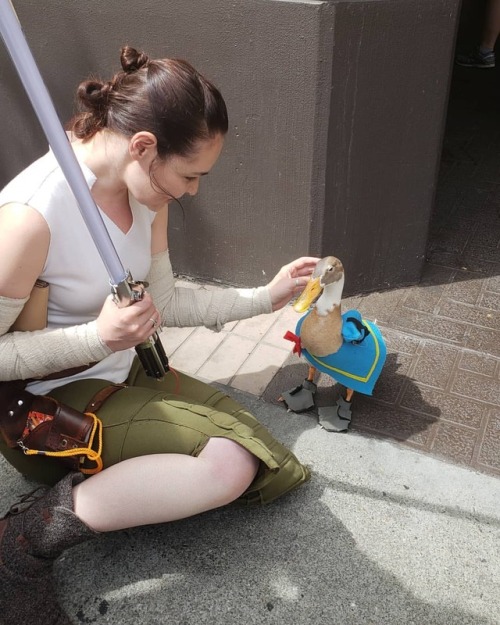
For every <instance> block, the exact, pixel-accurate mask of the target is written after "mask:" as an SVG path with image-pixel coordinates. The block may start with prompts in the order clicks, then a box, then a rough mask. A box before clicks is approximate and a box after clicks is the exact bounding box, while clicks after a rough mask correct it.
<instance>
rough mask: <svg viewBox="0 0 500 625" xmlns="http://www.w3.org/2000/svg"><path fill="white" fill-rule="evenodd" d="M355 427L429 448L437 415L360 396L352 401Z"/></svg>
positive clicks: (357, 429) (352, 423) (353, 427)
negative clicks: (412, 410)
mask: <svg viewBox="0 0 500 625" xmlns="http://www.w3.org/2000/svg"><path fill="white" fill-rule="evenodd" d="M352 411H353V417H352V421H351V427H352V429H353V430H355V431H364V432H370V433H372V434H377V435H378V436H383V437H384V438H391V439H395V440H398V441H405V442H406V443H412V446H416V447H419V448H421V449H428V448H429V446H430V441H431V438H432V425H433V423H434V422H435V420H436V419H435V418H433V417H427V416H424V415H421V414H418V413H413V412H410V411H408V410H404V409H401V408H396V407H392V406H385V405H383V404H378V403H375V401H374V400H370V398H369V397H365V396H363V395H357V396H356V397H355V401H353V404H352Z"/></svg>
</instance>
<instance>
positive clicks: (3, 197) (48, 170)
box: [0, 152, 155, 394]
mask: <svg viewBox="0 0 500 625" xmlns="http://www.w3.org/2000/svg"><path fill="white" fill-rule="evenodd" d="M80 165H81V167H82V171H83V173H84V176H85V179H86V181H87V184H88V186H89V188H92V185H93V184H94V182H95V180H96V178H95V175H94V174H93V172H92V171H91V170H90V169H89V168H88V167H87V166H86V165H85V164H84V163H82V162H80ZM129 200H130V206H131V209H132V215H133V222H132V226H131V227H130V229H129V231H128V232H126V233H124V232H122V231H121V230H120V229H119V228H118V227H117V226H116V225H115V224H114V222H113V221H111V219H109V217H107V215H105V214H104V213H103V212H102V211H101V210H100V209H99V211H100V213H101V216H102V218H103V220H104V223H105V225H106V228H107V230H108V232H109V234H110V236H111V240H112V241H113V244H114V246H115V249H116V251H117V253H118V256H119V258H120V260H121V262H122V264H123V266H124V268H125V269H126V270H130V272H131V274H132V276H133V277H134V279H135V280H142V279H144V278H145V276H146V275H147V273H148V271H149V268H150V265H151V224H152V222H153V219H154V217H155V213H154V212H152V211H150V210H149V209H148V208H147V207H146V206H143V205H141V204H139V203H138V202H137V201H136V200H135V198H133V197H132V196H130V198H129ZM8 202H19V203H21V204H27V205H29V206H31V207H32V208H34V209H35V210H37V211H38V212H39V213H40V214H41V215H42V216H43V217H44V219H45V220H46V222H47V224H48V227H49V230H50V247H49V251H48V255H47V260H46V262H45V266H44V268H43V271H42V273H41V275H40V278H41V279H42V280H45V281H47V282H48V283H49V285H50V286H49V307H48V327H49V328H62V327H67V326H72V325H78V324H83V323H87V322H89V321H93V320H95V319H96V318H97V316H98V315H99V312H100V310H101V308H102V305H103V303H104V300H105V299H106V297H107V296H108V295H109V294H110V279H109V276H108V273H107V271H106V268H105V266H104V263H103V262H102V260H101V258H100V256H99V253H98V251H97V249H96V247H95V245H94V242H93V240H92V238H91V236H90V234H89V232H88V230H87V227H86V225H85V222H84V220H83V217H82V215H81V213H80V210H79V208H78V204H77V202H76V200H75V198H74V196H73V194H72V192H71V189H70V188H69V186H68V183H67V182H66V179H65V178H64V175H63V173H62V171H61V169H60V167H59V165H58V163H57V160H56V158H55V157H54V155H53V153H52V152H48V153H47V154H46V155H45V156H43V157H41V158H40V159H38V160H37V161H35V162H34V163H33V164H32V165H30V166H29V167H28V168H27V169H25V170H24V171H22V172H21V173H20V174H19V175H18V176H16V177H15V178H14V179H13V180H12V181H11V182H10V183H9V184H8V185H7V186H6V187H5V188H4V189H3V190H2V191H1V192H0V206H1V205H2V204H6V203H8ZM134 355H135V350H133V349H132V350H124V351H120V352H116V353H113V354H111V355H109V356H108V357H106V358H105V359H104V360H102V361H101V362H99V363H97V364H96V365H95V366H94V367H92V368H90V369H88V370H87V371H84V372H82V373H79V374H77V375H74V376H71V377H67V378H61V379H60V380H52V381H41V382H32V383H30V384H29V386H28V388H29V390H30V391H32V392H33V393H36V394H45V393H48V392H49V391H50V390H51V389H53V388H55V387H57V386H61V385H63V384H67V383H68V382H71V381H73V380H78V379H82V378H102V379H105V380H109V381H110V382H123V381H124V380H125V379H126V377H127V375H128V372H129V370H130V366H131V363H132V360H133V358H134Z"/></svg>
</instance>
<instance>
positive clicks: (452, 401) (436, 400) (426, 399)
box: [401, 384, 486, 431]
mask: <svg viewBox="0 0 500 625" xmlns="http://www.w3.org/2000/svg"><path fill="white" fill-rule="evenodd" d="M401 406H402V407H404V408H409V409H411V410H414V411H415V412H419V413H421V414H425V415H428V416H430V417H438V418H439V419H440V420H446V421H451V422H453V423H455V424H460V425H466V426H468V427H469V428H471V429H475V430H477V429H478V428H479V427H480V426H481V423H482V420H483V416H484V414H485V412H486V406H484V405H482V404H479V403H478V402H476V401H474V400H472V399H467V398H465V397H461V396H457V395H451V394H450V393H444V392H442V391H438V390H436V389H435V388H432V387H430V386H425V385H423V384H411V385H409V386H408V387H407V388H406V389H405V392H404V395H403V397H402V399H401ZM469 431H470V430H469Z"/></svg>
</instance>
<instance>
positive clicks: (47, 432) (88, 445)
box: [0, 380, 102, 473]
mask: <svg viewBox="0 0 500 625" xmlns="http://www.w3.org/2000/svg"><path fill="white" fill-rule="evenodd" d="M25 386H26V382H25V381H23V380H18V381H15V382H0V432H1V434H2V436H3V438H4V439H5V442H6V444H7V445H8V446H9V447H11V448H13V449H19V450H20V451H21V450H22V451H23V452H24V453H25V454H27V455H46V456H54V457H58V458H59V459H60V460H61V462H62V463H63V464H64V465H65V466H67V467H68V468H70V469H72V470H77V471H81V472H82V473H97V472H98V471H100V470H101V468H102V461H101V458H100V454H101V432H102V424H101V422H100V421H99V419H98V418H97V417H96V416H95V414H93V413H90V412H86V413H83V412H78V411H77V410H74V409H73V408H71V407H70V406H67V405H65V404H61V403H59V402H58V401H57V400H55V399H53V398H52V397H48V396H44V395H34V394H33V393H30V392H29V391H27V390H26V388H25ZM96 435H97V436H98V439H99V440H98V443H99V444H98V448H97V450H93V449H92V444H93V442H94V440H95V436H96ZM86 459H88V460H92V461H94V462H95V463H96V467H94V468H90V469H89V468H83V464H84V462H85V460H86Z"/></svg>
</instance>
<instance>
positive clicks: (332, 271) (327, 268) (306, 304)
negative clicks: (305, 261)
mask: <svg viewBox="0 0 500 625" xmlns="http://www.w3.org/2000/svg"><path fill="white" fill-rule="evenodd" d="M343 288H344V266H343V265H342V263H341V262H340V260H339V259H338V258H336V257H335V256H326V257H325V258H322V259H321V260H320V261H319V262H318V264H317V265H316V267H315V269H314V271H313V273H312V275H311V278H310V279H309V282H308V283H307V284H306V287H305V289H304V290H303V291H302V293H301V294H300V295H299V297H298V299H297V301H296V302H295V304H294V306H293V309H294V310H295V311H296V312H298V313H303V312H306V310H308V309H309V308H310V306H311V305H312V304H313V303H314V302H316V301H317V300H318V299H319V298H320V296H321V295H322V294H323V293H324V294H325V295H326V294H327V293H328V295H329V297H328V299H329V302H328V304H327V306H326V308H327V309H330V308H331V307H333V306H335V305H339V304H340V298H341V296H342V290H343Z"/></svg>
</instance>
